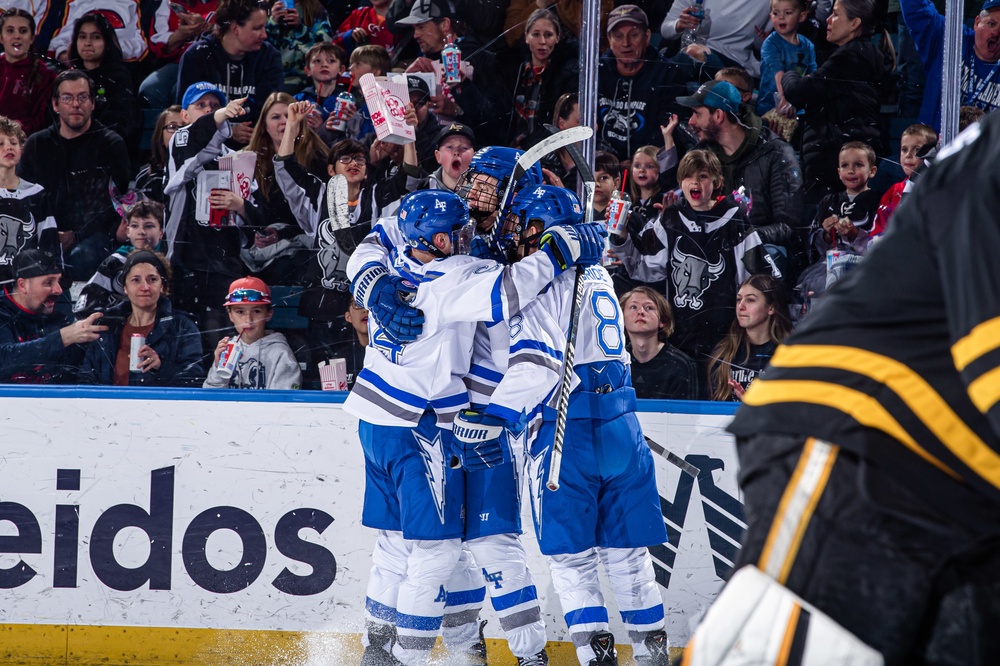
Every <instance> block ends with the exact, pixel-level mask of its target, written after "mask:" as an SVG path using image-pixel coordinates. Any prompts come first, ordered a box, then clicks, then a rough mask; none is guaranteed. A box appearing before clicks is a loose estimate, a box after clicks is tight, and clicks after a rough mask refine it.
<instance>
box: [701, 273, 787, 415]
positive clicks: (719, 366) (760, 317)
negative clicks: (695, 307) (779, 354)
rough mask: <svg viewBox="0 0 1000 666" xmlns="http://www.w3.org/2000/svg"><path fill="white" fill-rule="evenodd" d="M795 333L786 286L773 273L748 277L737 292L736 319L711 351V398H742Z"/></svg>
mask: <svg viewBox="0 0 1000 666" xmlns="http://www.w3.org/2000/svg"><path fill="white" fill-rule="evenodd" d="M791 332H792V322H791V319H790V318H789V316H788V296H787V295H786V292H785V285H784V284H783V283H781V282H780V281H779V280H775V279H774V278H773V277H772V276H770V275H754V276H751V277H749V278H747V279H746V280H745V281H744V282H743V284H741V285H740V289H739V291H738V292H737V294H736V318H735V319H733V324H732V326H730V327H729V334H728V335H727V336H726V337H724V338H723V339H722V340H721V341H720V342H719V344H718V345H717V346H716V347H715V350H714V351H713V352H712V360H711V362H710V364H709V388H710V390H711V392H712V395H711V398H712V400H737V401H738V400H742V399H743V394H744V393H745V392H746V390H747V388H749V386H750V383H751V382H752V381H753V380H754V379H756V378H757V377H759V376H761V375H762V374H764V368H765V367H767V364H768V363H769V362H770V361H771V356H773V355H774V350H775V349H776V348H777V347H778V345H779V344H781V341H782V340H784V339H785V338H786V337H787V336H788V334H789V333H791Z"/></svg>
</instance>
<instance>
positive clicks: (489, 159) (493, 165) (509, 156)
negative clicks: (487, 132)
mask: <svg viewBox="0 0 1000 666" xmlns="http://www.w3.org/2000/svg"><path fill="white" fill-rule="evenodd" d="M523 154H524V151H521V150H517V149H516V148H507V147H505V146H487V147H485V148H481V149H479V150H478V151H477V152H476V154H475V155H473V156H472V161H471V162H469V168H468V169H467V170H466V171H465V173H463V174H462V177H461V178H460V179H459V181H458V186H457V187H456V191H457V192H458V193H459V194H461V195H462V196H463V197H464V198H465V200H466V201H468V203H469V208H470V209H471V210H472V212H473V214H474V215H476V214H477V213H478V216H479V217H488V216H489V215H491V214H492V213H493V212H494V211H496V210H497V209H499V208H500V205H501V203H502V202H501V201H500V197H502V196H503V194H504V192H505V191H506V190H507V183H508V182H509V181H510V177H511V175H513V173H514V167H515V166H517V160H518V158H519V157H521V155H523ZM487 177H488V178H487ZM542 182H543V181H542V167H541V166H540V165H538V164H533V165H532V166H531V168H530V169H528V171H527V172H526V173H525V174H524V175H523V176H522V177H521V178H520V179H519V180H518V182H517V183H515V185H514V191H515V192H516V191H518V190H519V189H523V188H525V187H529V186H531V185H540V184H541V183H542Z"/></svg>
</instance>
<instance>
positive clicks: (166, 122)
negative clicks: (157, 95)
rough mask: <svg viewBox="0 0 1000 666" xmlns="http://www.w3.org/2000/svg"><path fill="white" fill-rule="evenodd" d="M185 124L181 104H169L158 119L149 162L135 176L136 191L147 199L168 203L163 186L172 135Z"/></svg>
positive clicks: (165, 180) (154, 128)
mask: <svg viewBox="0 0 1000 666" xmlns="http://www.w3.org/2000/svg"><path fill="white" fill-rule="evenodd" d="M185 124H186V123H185V122H184V118H183V117H182V116H181V105H180V104H174V105H172V106H168V107H167V108H165V109H164V110H163V111H162V112H161V113H160V115H159V117H158V118H157V119H156V126H154V127H153V136H152V140H151V141H150V142H149V143H150V145H149V163H148V164H144V165H143V166H142V167H141V168H140V169H139V173H137V174H136V176H135V191H136V192H138V193H139V194H141V195H142V196H144V197H146V198H147V199H152V200H153V201H159V202H160V203H166V200H165V197H164V196H163V187H164V185H166V184H167V158H169V157H170V137H172V136H173V135H174V132H176V131H177V130H179V129H180V128H181V127H183V126H184V125H185Z"/></svg>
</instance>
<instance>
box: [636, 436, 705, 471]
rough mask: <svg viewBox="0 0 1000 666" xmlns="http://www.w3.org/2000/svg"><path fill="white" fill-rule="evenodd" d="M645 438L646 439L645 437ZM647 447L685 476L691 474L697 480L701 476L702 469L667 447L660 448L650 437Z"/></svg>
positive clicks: (647, 438)
mask: <svg viewBox="0 0 1000 666" xmlns="http://www.w3.org/2000/svg"><path fill="white" fill-rule="evenodd" d="M643 436H644V437H645V435H643ZM646 446H648V447H649V448H650V450H651V451H652V452H653V453H655V454H656V455H658V456H663V457H664V458H666V459H667V462H669V463H672V464H674V465H676V466H677V467H680V468H681V471H682V472H684V473H685V474H690V475H691V476H693V477H694V478H696V479H697V478H698V475H699V474H701V470H700V469H698V468H697V467H695V466H694V465H692V464H691V463H689V462H688V461H687V460H684V458H681V457H680V456H679V455H677V454H676V453H674V452H673V451H668V450H667V449H666V447H664V446H660V445H659V444H657V443H656V442H654V441H653V440H651V439H650V438H649V437H646Z"/></svg>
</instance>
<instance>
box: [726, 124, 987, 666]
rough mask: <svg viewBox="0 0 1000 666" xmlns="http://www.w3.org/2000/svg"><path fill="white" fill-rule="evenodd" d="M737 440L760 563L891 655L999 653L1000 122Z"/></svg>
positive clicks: (934, 184)
mask: <svg viewBox="0 0 1000 666" xmlns="http://www.w3.org/2000/svg"><path fill="white" fill-rule="evenodd" d="M729 430H730V431H731V432H732V433H733V434H735V435H736V437H737V449H738V452H739V457H740V466H741V470H740V485H741V487H742V488H743V491H744V493H745V500H746V510H747V516H748V518H749V527H748V529H747V533H746V535H745V537H744V543H743V549H742V552H741V554H740V557H739V560H738V562H737V568H739V567H740V566H742V565H745V564H755V565H756V566H758V567H759V568H760V569H762V570H763V571H765V572H766V573H768V574H769V575H770V576H771V577H773V578H774V579H776V580H777V581H778V582H779V583H782V584H783V585H785V586H786V587H788V588H789V589H791V590H792V591H793V592H795V593H797V594H798V595H800V596H801V597H803V598H804V599H805V600H806V601H808V602H810V603H812V604H813V605H815V606H816V607H818V608H819V609H820V610H822V611H824V612H826V613H827V614H829V615H830V616H831V617H833V619H835V620H836V621H837V622H839V623H840V624H841V625H842V626H843V627H845V628H846V629H848V630H849V631H851V632H853V633H854V634H855V635H856V636H857V637H859V638H860V639H861V640H863V641H864V642H866V643H867V644H869V645H871V646H872V647H874V648H876V649H877V650H879V651H880V652H882V654H883V655H884V657H885V660H886V663H887V664H911V663H954V664H985V663H996V660H997V659H998V658H1000V657H998V655H1000V632H997V631H996V627H997V626H998V625H1000V117H989V118H987V119H986V120H985V121H984V123H983V124H982V126H981V127H972V128H970V129H968V130H966V132H964V133H963V134H962V135H960V137H959V138H958V139H957V140H956V141H955V142H954V143H953V144H952V145H951V146H949V147H947V148H945V149H944V150H943V151H942V154H941V155H940V156H939V158H938V160H937V163H936V164H935V165H934V166H933V167H931V169H930V170H929V171H928V172H927V173H926V175H925V176H924V179H923V180H922V181H921V182H920V185H919V186H918V187H917V188H915V190H914V192H913V194H911V195H910V199H909V200H908V201H905V202H904V203H903V204H902V205H901V206H900V208H899V210H898V213H897V216H896V217H895V218H894V222H893V229H892V230H891V232H890V233H889V234H888V235H887V237H886V238H885V239H884V240H883V241H882V242H881V243H879V244H877V245H876V246H875V247H874V248H873V250H872V252H871V254H870V255H869V257H868V259H867V260H866V262H865V263H864V264H862V265H861V266H860V267H859V268H858V269H857V270H856V271H854V272H852V273H851V274H850V275H849V276H847V277H846V278H844V279H843V281H842V282H840V283H838V284H837V286H836V288H834V289H833V290H832V291H831V292H830V293H829V294H828V295H827V296H826V302H825V303H824V304H823V305H821V306H820V307H819V308H817V309H816V310H815V311H814V312H813V313H812V314H811V315H810V317H809V319H808V320H806V322H805V323H804V325H803V326H802V327H801V329H800V330H798V331H797V332H796V333H795V334H794V335H793V336H792V337H790V338H789V339H788V340H786V342H785V344H783V345H782V346H781V347H779V348H778V350H777V351H776V353H775V354H774V357H773V358H772V360H771V365H770V367H769V369H768V371H767V374H766V375H765V376H764V377H762V378H760V379H759V380H757V381H755V382H754V383H753V385H752V386H751V388H750V389H749V390H748V391H747V393H746V395H745V396H744V399H743V407H742V408H741V409H740V411H739V412H737V415H736V418H735V421H734V422H733V423H732V425H731V426H730V428H729Z"/></svg>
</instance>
